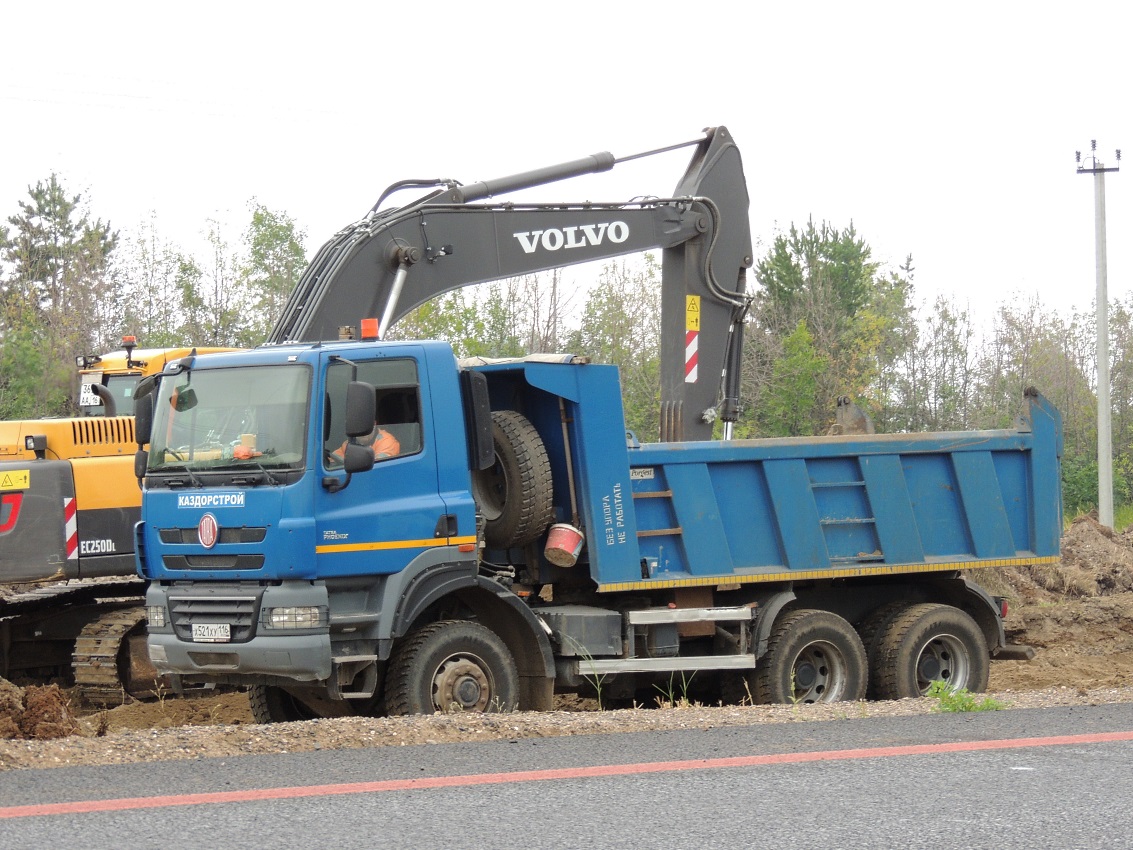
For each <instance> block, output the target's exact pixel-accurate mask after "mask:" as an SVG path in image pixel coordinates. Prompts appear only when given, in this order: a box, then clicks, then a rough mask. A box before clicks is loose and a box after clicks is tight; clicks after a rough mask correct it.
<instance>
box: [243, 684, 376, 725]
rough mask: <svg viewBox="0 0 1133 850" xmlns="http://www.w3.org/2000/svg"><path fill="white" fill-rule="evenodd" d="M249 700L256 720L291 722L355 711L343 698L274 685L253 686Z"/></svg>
mask: <svg viewBox="0 0 1133 850" xmlns="http://www.w3.org/2000/svg"><path fill="white" fill-rule="evenodd" d="M248 702H249V704H250V705H251V708H252V717H253V718H254V719H255V721H256V722H257V723H290V722H292V721H295V720H317V719H318V718H320V717H346V716H349V715H351V714H353V713H354V712H353V705H352V704H351V703H349V702H347V701H345V700H331V699H328V698H327V697H326V696H325V694H323V693H321V692H318V691H315V690H310V691H302V690H298V691H296V692H292V691H289V690H287V689H286V688H280V687H277V686H276V685H252V686H251V687H250V688H248Z"/></svg>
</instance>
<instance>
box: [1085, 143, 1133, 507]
mask: <svg viewBox="0 0 1133 850" xmlns="http://www.w3.org/2000/svg"><path fill="white" fill-rule="evenodd" d="M1097 150H1098V142H1097V140H1096V139H1091V140H1090V155H1089V156H1088V157H1086V162H1085V164H1083V162H1082V152H1081V151H1075V153H1074V159H1075V161H1076V162H1077V163H1078V173H1079V174H1092V175H1094V253H1095V263H1096V277H1097V288H1098V291H1097V322H1098V341H1097V359H1098V522H1100V523H1101V524H1102V525H1104V526H1105V527H1106V528H1113V436H1112V430H1111V426H1110V419H1111V414H1112V408H1111V406H1110V400H1109V295H1108V293H1107V291H1106V253H1105V175H1106V172H1107V171H1117V170H1118V169H1120V167H1121V151H1120V150H1118V151H1117V165H1115V166H1113V167H1112V168H1106V166H1105V163H1103V162H1102V161H1101V160H1099V159H1098V157H1097Z"/></svg>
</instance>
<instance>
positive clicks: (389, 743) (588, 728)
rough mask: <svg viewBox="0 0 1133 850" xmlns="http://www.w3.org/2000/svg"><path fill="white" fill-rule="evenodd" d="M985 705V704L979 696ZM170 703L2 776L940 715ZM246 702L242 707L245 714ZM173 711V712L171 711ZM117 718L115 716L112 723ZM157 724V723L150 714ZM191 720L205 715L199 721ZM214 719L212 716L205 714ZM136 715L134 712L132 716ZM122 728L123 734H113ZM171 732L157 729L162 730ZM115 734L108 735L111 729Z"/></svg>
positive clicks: (20, 756) (90, 719)
mask: <svg viewBox="0 0 1133 850" xmlns="http://www.w3.org/2000/svg"><path fill="white" fill-rule="evenodd" d="M987 696H988V697H990V698H992V699H994V700H996V701H997V702H999V703H1002V705H1003V708H1004V709H1005V710H1011V709H1022V708H1048V707H1053V706H1067V705H1104V704H1111V703H1129V702H1133V687H1122V688H1103V689H1096V690H1083V689H1078V688H1067V687H1059V688H1047V689H1043V690H1038V691H1021V692H1017V691H1002V692H996V693H991V694H988V695H987ZM981 699H982V697H981ZM186 702H190V701H188V700H178V701H169V703H168V708H166V709H165V711H164V716H163V715H162V713H161V712H162V709H161V708H160V707H157V708H154V707H152V706H147V707H146V708H147V712H146V715H147V716H148V717H150V719H149V720H147V721H146V722H148V723H152V724H157V725H150V726H148V727H142V728H129V725H128V724H130V723H134V722H137V719H138V718H136V717H135V718H132V719H130V718H127V715H129V714H130V709H131V708H132V706H123V707H122V708H119V709H113V710H112V711H109V712H101V713H99V714H94V715H89V716H87V717H84V718H81V719H80V721H79V723H80V728H81V731H80V733H79V734H78V735H72V736H69V737H66V738H60V739H56V740H9V741H0V770H13V769H28V768H38V769H42V768H53V767H71V766H76V765H93V764H99V765H103V764H131V763H137V762H150V761H170V760H180V759H202V758H220V757H233V756H244V755H258V754H267V753H294V752H310V751H314V750H332V749H348V748H359V747H397V746H410V745H419V744H441V743H454V742H465V741H490V740H520V739H526V738H549V737H557V736H564V735H602V734H613V733H619V732H649V731H671V730H681V729H709V728H716V727H723V726H751V725H758V724H764V723H807V722H814V721H831V720H840V721H848V722H852V721H854V720H859V719H866V718H871V717H907V716H911V715H917V714H930V713H932V712H934V711H938V710H940V704H939V703H938V702H937V701H936V700H933V699H915V700H897V701H891V702H852V703H851V702H847V703H835V704H830V705H821V704H820V705H761V706H721V707H704V706H678V707H671V708H639V709H625V710H618V711H598V710H561V711H552V712H543V713H534V712H517V713H514V714H475V715H474V714H436V715H432V716H424V717H383V718H371V717H349V718H336V719H332V720H309V721H303V722H299V723H280V724H272V725H266V726H265V725H259V724H255V723H252V722H251V721H250V717H251V715H250V713H249V714H248V721H247V722H244V721H243V720H240V719H237V720H236V721H235V722H231V721H229V722H221V721H220V714H222V713H224V714H227V715H229V716H230V717H231V716H233V715H239V714H240V712H241V711H242V710H247V699H246V698H244V697H243V695H241V694H230V695H227V696H226V697H224V698H221V699H220V700H213V701H209V703H208V706H207V707H206V704H205V703H203V702H202V703H201V704H200V705H198V706H196V708H193V707H186V706H185V705H183V704H182V703H186ZM241 702H242V703H243V705H241ZM175 703H176V704H175ZM115 712H118V713H119V715H118V717H115ZM154 712H156V713H157V719H153V713H154ZM194 712H203V713H204V714H203V716H198V717H195V718H194V717H193V714H194ZM209 712H211V713H212V715H213V716H212V717H211V718H210V717H209V716H208V713H209ZM134 713H135V714H137V712H134ZM123 721H125V724H124V725H125V727H126V728H118V729H116V728H114V726H115V724H118V723H120V722H123ZM163 722H164V723H168V724H170V725H160V724H161V723H163ZM108 724H109V725H110V728H109V729H108V728H107V725H108Z"/></svg>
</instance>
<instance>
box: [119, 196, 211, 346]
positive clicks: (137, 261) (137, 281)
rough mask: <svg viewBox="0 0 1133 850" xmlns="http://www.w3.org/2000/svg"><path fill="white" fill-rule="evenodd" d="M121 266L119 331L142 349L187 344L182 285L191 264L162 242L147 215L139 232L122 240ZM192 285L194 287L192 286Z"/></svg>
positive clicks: (178, 250)
mask: <svg viewBox="0 0 1133 850" xmlns="http://www.w3.org/2000/svg"><path fill="white" fill-rule="evenodd" d="M126 244H127V258H126V260H125V262H124V264H123V273H124V274H123V276H124V278H125V281H126V291H127V295H126V298H125V305H124V309H123V318H122V324H121V332H122V333H123V334H134V335H136V336H137V337H138V340H139V343H140V344H141V345H142V346H144V347H146V348H169V347H172V346H177V345H182V344H186V343H191V342H193V340H192V339H191V338H189V337H186V336H185V335H184V334H185V329H184V328H183V327H182V323H183V321H184V318H185V315H186V311H185V306H184V304H183V300H182V295H183V289H182V282H183V273H184V270H185V269H186V268H190V267H192V265H193V263H192V261H191V260H190V259H188V258H187V257H186V256H185V254H184V253H183V252H182V251H181V250H180V249H179V248H177V247H176V246H175V245H173V244H171V243H169V242H166V241H165V239H164V238H163V237H162V235H161V234H160V232H159V231H158V227H157V218H156V215H154V214H151V216H150V218H149V221H148V222H146V223H144V224H143V225H142V227H141V229H140V231H139V232H138V233H137V234H136V235H134V236H131V237H128V238H127V240H126ZM194 285H195V284H194Z"/></svg>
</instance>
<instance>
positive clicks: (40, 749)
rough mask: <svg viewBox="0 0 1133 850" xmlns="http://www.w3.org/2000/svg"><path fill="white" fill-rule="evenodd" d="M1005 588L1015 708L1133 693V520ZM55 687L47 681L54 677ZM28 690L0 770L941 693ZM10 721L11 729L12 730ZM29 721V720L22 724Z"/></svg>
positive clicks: (1081, 540)
mask: <svg viewBox="0 0 1133 850" xmlns="http://www.w3.org/2000/svg"><path fill="white" fill-rule="evenodd" d="M973 577H974V578H975V579H976V580H977V581H978V582H979V583H980V584H981V585H983V586H984V587H986V588H987V589H988V590H989V591H990V592H992V593H994V594H996V595H1001V596H1005V597H1007V598H1008V600H1009V604H1010V608H1011V611H1010V613H1009V615H1008V618H1007V620H1006V627H1007V632H1008V639H1009V640H1010V641H1011V642H1013V643H1021V644H1027V645H1031V646H1034V647H1035V648H1036V650H1037V653H1038V654H1037V656H1036V658H1035V659H1034V660H1032V661H1029V662H1023V661H999V662H995V663H993V664H992V665H991V680H990V682H989V687H988V696H990V697H992V698H993V699H995V700H996V701H997V702H999V703H1002V705H1003V707H1004V708H1005V709H1006V710H1011V709H1023V708H1045V707H1054V706H1073V705H1103V704H1112V703H1133V530H1130V531H1126V532H1124V533H1114V532H1112V531H1110V530H1108V529H1105V528H1103V527H1101V526H1100V525H1098V523H1097V522H1095V521H1093V520H1092V519H1090V518H1089V517H1081V518H1079V519H1078V520H1076V521H1075V522H1074V523H1073V524H1072V525H1071V526H1070V528H1069V529H1068V530H1067V532H1066V535H1065V536H1064V538H1063V541H1062V560H1061V563H1060V564H1057V565H1047V566H1041V567H1030V568H1009V569H1003V570H980V571H979V572H978V574H977V575H974V576H973ZM44 690H45V689H44ZM31 692H32V689H30V688H29V689H27V693H26V694H25V693H24V692H23V691H21V690H20V689H19V688H15V687H14V686H12V685H10V684H9V683H6V682H4V681H3V680H0V771H2V770H13V769H27V768H49V767H66V766H74V765H90V764H127V763H135V762H148V761H159V760H171V759H200V758H215V757H231V756H237V755H255V754H264V753H286V752H302V751H311V750H327V749H343V748H356V747H383V746H408V745H416V744H432V743H451V742H460V741H484V740H497V739H509V740H511V739H522V738H545V737H554V736H562V735H589V734H610V733H616V732H641V731H662V730H676V729H690V728H712V727H720V726H745V725H754V724H761V723H805V722H813V721H824V720H845V721H853V720H855V719H859V718H870V717H893V716H908V715H914V714H927V713H931V712H933V711H936V710H939V708H940V704H939V703H938V702H937V701H936V700H932V699H916V700H900V701H895V702H854V703H835V704H831V705H761V706H752V705H742V706H719V707H707V706H699V705H679V706H677V707H667V708H653V707H650V708H638V709H630V710H619V711H599V710H597V709H598V706H597V704H596V703H594V702H593V701H587V700H578V699H573V698H563V699H561V700H560V701H559V706H560V708H561V710H557V711H552V712H545V713H529V712H524V713H515V714H488V715H474V714H450V715H433V716H425V717H390V718H370V717H349V718H336V719H327V720H312V721H306V722H301V723H282V724H273V725H267V726H265V725H258V724H256V723H255V722H254V720H253V718H252V713H251V709H250V708H249V705H248V700H247V697H246V696H245V695H244V694H239V693H231V694H223V695H220V696H216V697H211V698H204V697H199V698H193V699H164V700H158V701H156V702H150V703H132V704H129V705H123V706H120V707H118V708H115V709H112V710H109V711H95V710H91V711H89V712H87V713H83V712H82V710H81V707H80V710H79V711H76V710H75V709H74V708H73V707H71V705H70V704H69V702H68V700H67V694H66V692H61V691H58V689H54V690H53V691H52V692H51V693H46V694H40V695H38V696H39V697H41V698H43V701H44V708H43V710H42V711H41V712H40V715H41V720H42V722H41V724H40V725H39V726H37V727H35V729H30V728H23V729H21V728H20V726H19V724H18V723H16V722H15V721H16V720H17V719H18V720H20V721H21V722H23V721H24V720H26V719H27V717H26V715H29V714H31V713H32V712H31V711H30V709H28V708H26V707H25V703H30V702H31ZM5 722H7V734H6V730H5V725H4V724H5ZM25 725H26V724H25Z"/></svg>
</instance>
